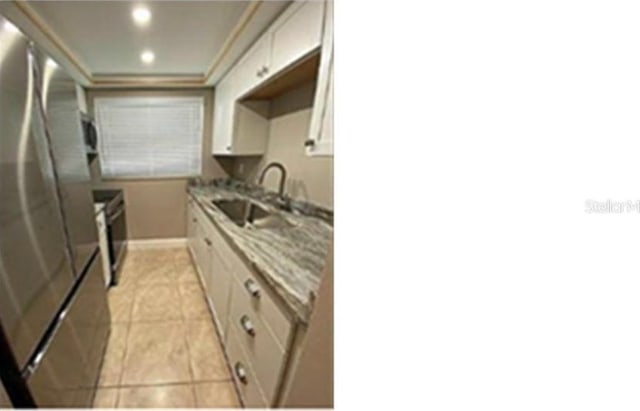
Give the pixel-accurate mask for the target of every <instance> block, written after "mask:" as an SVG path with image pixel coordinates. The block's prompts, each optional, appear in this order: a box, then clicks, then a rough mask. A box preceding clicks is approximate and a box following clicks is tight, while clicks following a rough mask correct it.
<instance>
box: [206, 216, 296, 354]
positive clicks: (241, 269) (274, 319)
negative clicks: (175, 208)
mask: <svg viewBox="0 0 640 411" xmlns="http://www.w3.org/2000/svg"><path fill="white" fill-rule="evenodd" d="M211 226H212V228H213V229H212V230H211V231H212V233H211V237H212V239H211V241H212V242H213V247H214V248H215V249H216V251H217V253H218V255H219V257H220V259H221V260H222V263H223V264H224V265H225V266H226V267H227V269H228V270H229V272H231V273H233V274H232V275H231V277H233V278H234V280H233V281H235V282H236V283H237V284H239V285H240V287H239V289H238V292H236V294H237V298H238V299H239V300H241V301H243V303H242V304H244V305H246V306H247V309H250V310H251V311H252V312H251V316H252V317H259V318H260V319H261V320H262V321H263V322H265V323H266V324H267V326H268V328H269V329H270V331H271V332H272V333H273V334H274V336H275V338H276V340H277V341H278V343H279V344H280V346H281V347H286V346H287V343H288V340H289V334H290V332H291V322H290V321H289V318H288V317H287V316H286V315H285V314H284V313H283V312H282V310H281V309H280V308H279V307H278V305H277V304H276V302H275V301H274V296H273V292H272V291H271V289H270V288H269V285H268V284H266V283H265V282H264V281H263V280H262V279H258V276H257V275H256V274H254V273H253V272H252V271H251V270H250V269H249V268H248V267H247V266H246V265H245V264H244V262H243V261H242V260H241V257H239V256H238V255H237V254H236V252H235V251H234V250H233V249H232V248H231V246H230V245H229V244H227V240H226V239H225V238H224V237H223V236H222V233H220V232H219V231H218V228H217V227H215V226H213V224H212V225H211ZM250 288H251V289H252V290H254V291H256V292H257V296H255V295H253V294H252V293H251V291H250V290H249V289H250Z"/></svg>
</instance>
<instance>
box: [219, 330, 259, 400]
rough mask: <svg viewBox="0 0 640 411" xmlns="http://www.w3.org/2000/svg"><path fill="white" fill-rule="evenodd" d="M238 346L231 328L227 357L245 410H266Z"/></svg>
mask: <svg viewBox="0 0 640 411" xmlns="http://www.w3.org/2000/svg"><path fill="white" fill-rule="evenodd" d="M240 344H241V343H240V340H239V339H238V337H237V336H236V332H235V330H234V329H233V327H231V328H230V329H229V335H228V337H227V355H228V356H229V362H230V363H231V372H232V374H233V379H234V380H235V381H236V384H237V386H238V390H239V391H240V395H241V396H242V400H243V402H244V406H245V407H247V408H267V407H269V405H270V404H269V403H268V402H267V400H265V398H264V395H262V391H261V390H260V387H259V386H258V381H257V380H256V377H255V374H254V372H253V369H252V368H251V364H250V363H249V361H248V360H247V357H246V355H245V353H244V352H243V351H242V347H241V346H240Z"/></svg>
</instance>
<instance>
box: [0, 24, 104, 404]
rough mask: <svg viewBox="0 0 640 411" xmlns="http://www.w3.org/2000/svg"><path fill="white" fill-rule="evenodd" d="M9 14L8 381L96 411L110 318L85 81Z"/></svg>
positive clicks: (2, 291)
mask: <svg viewBox="0 0 640 411" xmlns="http://www.w3.org/2000/svg"><path fill="white" fill-rule="evenodd" d="M11 28H12V26H11V25H9V24H5V19H4V18H3V17H2V16H0V362H1V365H0V378H1V379H2V385H3V386H4V389H5V391H6V393H7V396H8V397H9V398H10V399H11V402H12V404H13V405H14V406H38V407H90V406H91V402H92V400H93V397H94V395H95V390H96V386H97V382H98V377H99V371H100V366H101V361H102V358H103V355H104V350H105V347H106V342H107V338H108V334H109V332H110V317H109V310H108V307H107V301H106V290H105V287H104V281H103V274H102V262H101V256H100V253H99V252H98V234H97V228H96V225H95V219H94V208H93V200H92V196H91V189H90V174H89V169H88V164H87V159H86V153H85V147H84V141H83V135H82V129H81V119H80V111H79V106H78V101H77V98H76V90H75V83H74V81H73V79H72V78H71V77H70V76H69V75H68V74H67V73H65V71H64V70H63V69H62V68H61V67H59V66H57V65H56V64H55V62H54V61H53V60H51V59H50V58H49V57H48V56H47V55H46V54H45V53H43V52H42V51H41V50H39V49H38V48H37V47H36V46H34V45H33V44H31V43H30V41H29V39H27V38H25V37H24V36H23V35H22V34H21V33H20V32H18V31H16V30H15V29H11Z"/></svg>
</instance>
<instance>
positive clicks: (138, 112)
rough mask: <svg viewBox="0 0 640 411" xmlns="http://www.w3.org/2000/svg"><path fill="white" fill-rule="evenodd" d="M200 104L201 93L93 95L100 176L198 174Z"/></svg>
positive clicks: (140, 176)
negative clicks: (166, 95)
mask: <svg viewBox="0 0 640 411" xmlns="http://www.w3.org/2000/svg"><path fill="white" fill-rule="evenodd" d="M203 105H204V99H203V98H202V97H125V98H119V97H118V98H113V97H102V98H101V97H99V98H96V99H95V113H96V125H97V129H98V152H99V155H100V164H101V171H102V177H104V178H161V177H187V176H196V175H199V174H200V171H201V165H202V124H203V110H204V108H203Z"/></svg>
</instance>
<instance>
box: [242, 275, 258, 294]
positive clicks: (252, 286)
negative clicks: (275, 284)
mask: <svg viewBox="0 0 640 411" xmlns="http://www.w3.org/2000/svg"><path fill="white" fill-rule="evenodd" d="M244 288H246V289H247V291H249V294H251V296H252V297H256V298H259V297H260V287H258V285H257V284H256V282H255V281H253V280H252V279H248V280H247V281H245V282H244Z"/></svg>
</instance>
